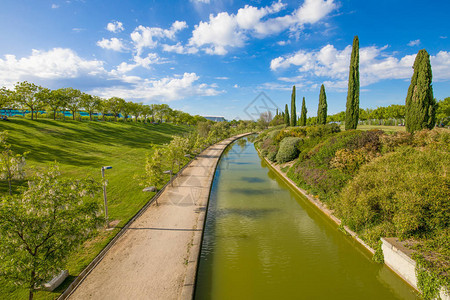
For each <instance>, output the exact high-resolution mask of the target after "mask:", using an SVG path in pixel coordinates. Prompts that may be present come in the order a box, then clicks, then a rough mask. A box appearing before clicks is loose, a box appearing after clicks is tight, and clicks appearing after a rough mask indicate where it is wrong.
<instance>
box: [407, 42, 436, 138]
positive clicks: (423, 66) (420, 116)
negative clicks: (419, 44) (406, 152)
mask: <svg viewBox="0 0 450 300" xmlns="http://www.w3.org/2000/svg"><path fill="white" fill-rule="evenodd" d="M413 69H414V73H413V76H412V77H411V84H410V85H409V88H408V95H407V96H406V107H405V108H406V113H405V119H406V130H407V131H408V132H411V133H412V132H414V131H417V130H421V129H424V128H428V129H432V128H433V127H434V125H435V124H436V100H435V99H434V98H433V87H432V85H431V80H432V77H433V74H432V72H431V64H430V55H429V54H428V52H427V51H426V50H425V49H422V50H420V51H419V53H417V56H416V59H415V61H414V66H413Z"/></svg>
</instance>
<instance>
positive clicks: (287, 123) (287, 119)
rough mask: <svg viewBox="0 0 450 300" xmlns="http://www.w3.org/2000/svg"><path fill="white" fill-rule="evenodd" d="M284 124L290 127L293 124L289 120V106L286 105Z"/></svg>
mask: <svg viewBox="0 0 450 300" xmlns="http://www.w3.org/2000/svg"><path fill="white" fill-rule="evenodd" d="M284 123H286V125H287V126H289V125H290V124H291V122H290V120H289V108H288V105H287V104H286V107H285V108H284Z"/></svg>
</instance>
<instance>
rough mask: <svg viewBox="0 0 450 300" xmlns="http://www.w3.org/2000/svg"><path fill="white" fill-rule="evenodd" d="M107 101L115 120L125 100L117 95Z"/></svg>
mask: <svg viewBox="0 0 450 300" xmlns="http://www.w3.org/2000/svg"><path fill="white" fill-rule="evenodd" d="M107 103H108V105H109V111H110V112H111V113H112V114H113V115H114V119H115V121H116V122H117V117H118V116H119V114H120V113H121V112H122V109H123V107H124V106H125V100H123V99H122V98H119V97H112V98H109V100H108V102H107Z"/></svg>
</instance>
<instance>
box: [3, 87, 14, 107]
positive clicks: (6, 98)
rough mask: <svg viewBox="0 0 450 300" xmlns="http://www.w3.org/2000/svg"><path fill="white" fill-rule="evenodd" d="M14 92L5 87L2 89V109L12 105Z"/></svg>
mask: <svg viewBox="0 0 450 300" xmlns="http://www.w3.org/2000/svg"><path fill="white" fill-rule="evenodd" d="M12 99H13V92H12V91H10V90H8V89H7V88H5V87H2V88H1V89H0V109H3V108H4V107H7V106H8V105H10V104H12V102H13V101H12Z"/></svg>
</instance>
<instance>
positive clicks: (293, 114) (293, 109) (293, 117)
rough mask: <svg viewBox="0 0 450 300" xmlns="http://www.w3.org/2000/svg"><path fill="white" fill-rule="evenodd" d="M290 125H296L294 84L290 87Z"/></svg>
mask: <svg viewBox="0 0 450 300" xmlns="http://www.w3.org/2000/svg"><path fill="white" fill-rule="evenodd" d="M290 125H291V126H296V125H297V109H296V108H295V85H294V86H293V87H292V95H291V122H290Z"/></svg>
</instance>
